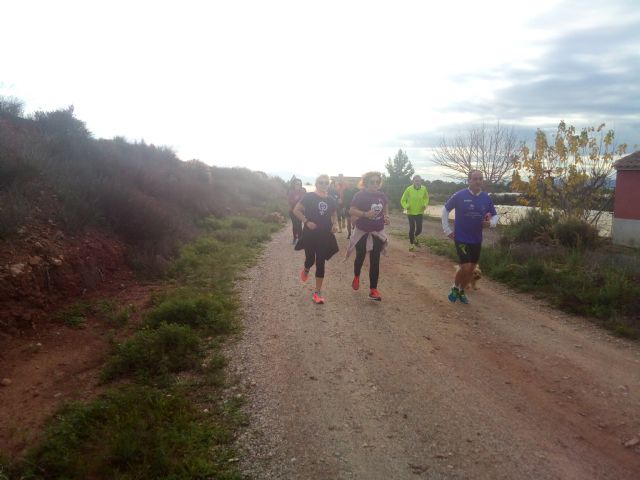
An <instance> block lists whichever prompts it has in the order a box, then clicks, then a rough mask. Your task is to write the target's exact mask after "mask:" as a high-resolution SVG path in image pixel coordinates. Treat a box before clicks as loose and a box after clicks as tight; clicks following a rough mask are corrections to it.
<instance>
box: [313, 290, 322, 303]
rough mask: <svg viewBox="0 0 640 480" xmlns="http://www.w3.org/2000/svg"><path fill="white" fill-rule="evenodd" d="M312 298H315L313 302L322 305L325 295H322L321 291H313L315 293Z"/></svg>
mask: <svg viewBox="0 0 640 480" xmlns="http://www.w3.org/2000/svg"><path fill="white" fill-rule="evenodd" d="M311 300H313V303H315V304H316V305H322V304H323V303H324V297H321V296H320V293H318V292H313V295H311Z"/></svg>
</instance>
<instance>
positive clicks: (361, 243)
mask: <svg viewBox="0 0 640 480" xmlns="http://www.w3.org/2000/svg"><path fill="white" fill-rule="evenodd" d="M369 235H371V234H369ZM369 235H365V236H364V237H362V238H361V239H360V240H358V243H356V261H355V262H354V263H353V274H354V275H355V276H356V277H359V276H360V271H361V270H362V264H363V263H364V258H365V257H366V255H367V237H368V236H369ZM382 245H383V243H382V240H380V239H379V238H378V237H373V250H371V252H369V288H378V277H379V276H380V252H381V251H382Z"/></svg>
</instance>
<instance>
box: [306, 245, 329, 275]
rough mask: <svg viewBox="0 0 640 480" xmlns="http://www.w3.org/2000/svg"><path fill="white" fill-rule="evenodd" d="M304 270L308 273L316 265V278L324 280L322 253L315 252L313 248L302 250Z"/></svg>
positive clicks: (323, 256) (323, 258) (323, 257)
mask: <svg viewBox="0 0 640 480" xmlns="http://www.w3.org/2000/svg"><path fill="white" fill-rule="evenodd" d="M304 257H305V258H304V269H305V270H307V271H309V269H310V268H311V267H313V264H314V263H315V264H316V278H324V262H325V261H326V259H325V255H324V252H317V251H316V249H315V248H313V247H305V248H304Z"/></svg>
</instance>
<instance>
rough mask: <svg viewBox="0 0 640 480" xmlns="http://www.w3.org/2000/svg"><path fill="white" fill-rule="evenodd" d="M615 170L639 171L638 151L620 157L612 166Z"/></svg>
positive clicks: (639, 155) (639, 158)
mask: <svg viewBox="0 0 640 480" xmlns="http://www.w3.org/2000/svg"><path fill="white" fill-rule="evenodd" d="M613 167H614V168H615V169H616V170H640V150H638V151H637V152H634V153H632V154H631V155H627V156H626V157H622V158H621V159H620V160H618V161H617V162H615V163H614V164H613Z"/></svg>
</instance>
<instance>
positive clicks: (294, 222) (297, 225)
mask: <svg viewBox="0 0 640 480" xmlns="http://www.w3.org/2000/svg"><path fill="white" fill-rule="evenodd" d="M289 216H290V217H291V227H292V228H293V238H300V235H302V222H301V221H300V219H299V218H298V217H296V216H295V215H294V214H293V210H289Z"/></svg>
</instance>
